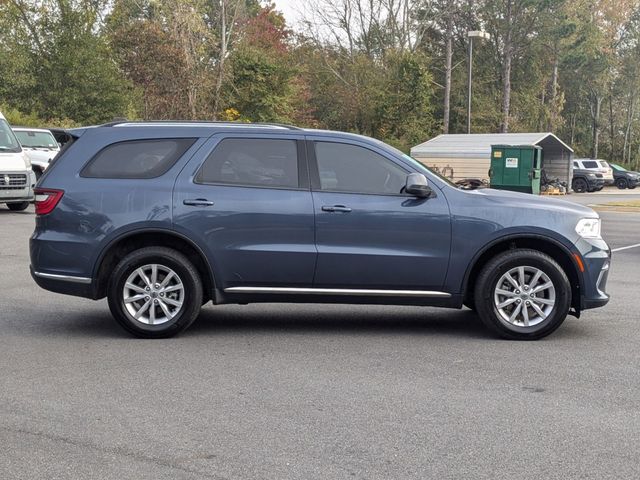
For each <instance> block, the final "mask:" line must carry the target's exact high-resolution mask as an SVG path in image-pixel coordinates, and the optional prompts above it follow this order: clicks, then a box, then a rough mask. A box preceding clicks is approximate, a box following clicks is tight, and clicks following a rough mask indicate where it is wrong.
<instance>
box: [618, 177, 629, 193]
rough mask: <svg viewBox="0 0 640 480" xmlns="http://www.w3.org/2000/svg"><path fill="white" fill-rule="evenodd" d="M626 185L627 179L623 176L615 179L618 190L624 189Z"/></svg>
mask: <svg viewBox="0 0 640 480" xmlns="http://www.w3.org/2000/svg"><path fill="white" fill-rule="evenodd" d="M628 186H629V185H628V184H627V181H626V180H625V179H624V178H619V179H617V180H616V187H618V188H619V189H620V190H624V189H625V188H627V187H628Z"/></svg>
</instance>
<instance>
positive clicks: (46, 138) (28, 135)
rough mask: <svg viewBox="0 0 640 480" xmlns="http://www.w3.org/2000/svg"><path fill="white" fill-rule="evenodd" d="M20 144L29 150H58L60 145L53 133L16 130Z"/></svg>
mask: <svg viewBox="0 0 640 480" xmlns="http://www.w3.org/2000/svg"><path fill="white" fill-rule="evenodd" d="M13 133H15V134H16V137H18V140H20V144H21V145H22V146H23V147H27V148H50V149H51V148H58V143H57V142H56V139H55V138H54V137H53V135H52V134H51V132H38V131H35V130H14V132H13Z"/></svg>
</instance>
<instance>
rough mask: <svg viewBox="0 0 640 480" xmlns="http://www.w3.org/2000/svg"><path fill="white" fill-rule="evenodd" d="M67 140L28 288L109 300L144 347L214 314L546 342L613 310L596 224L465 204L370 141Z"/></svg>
mask: <svg viewBox="0 0 640 480" xmlns="http://www.w3.org/2000/svg"><path fill="white" fill-rule="evenodd" d="M69 133H70V135H71V138H72V141H71V142H69V143H68V144H67V145H66V146H65V148H64V149H63V151H62V152H61V153H60V155H59V156H58V157H57V158H56V159H55V160H54V162H53V163H52V165H51V166H50V167H49V168H48V169H47V171H46V173H45V174H44V175H43V177H42V178H41V179H40V182H39V183H38V186H37V189H36V214H37V219H36V229H35V232H34V234H33V237H32V238H31V271H32V275H33V278H34V279H35V281H36V282H37V283H38V285H40V286H41V287H43V288H45V289H47V290H51V291H54V292H59V293H64V294H69V295H78V296H82V297H87V298H91V299H100V298H104V297H107V298H108V301H109V307H110V309H111V311H112V313H113V316H114V317H115V319H116V320H117V321H118V322H119V323H120V325H122V326H123V327H124V328H125V329H127V330H128V331H129V332H131V333H133V334H134V335H138V336H141V337H154V338H155V337H168V336H171V335H174V334H176V333H178V332H180V331H182V330H184V329H185V328H187V327H188V326H189V325H190V324H191V323H192V322H193V321H194V320H195V319H196V317H197V316H198V313H199V311H200V307H201V305H203V304H204V303H206V302H208V301H212V302H213V303H214V304H223V303H238V304H244V303H249V302H314V303H323V302H324V303H328V302H331V303H369V304H373V303H382V304H401V305H432V306H442V307H452V308H461V307H462V306H463V305H466V306H467V307H469V308H471V309H473V310H476V311H477V313H478V315H479V317H480V318H481V319H482V321H483V322H484V323H485V324H486V325H487V326H488V327H490V328H491V329H492V330H493V331H495V332H496V333H498V334H499V335H501V336H503V337H506V338H512V339H537V338H541V337H543V336H545V335H548V334H549V333H551V332H553V331H554V330H555V329H556V328H558V327H559V326H560V324H561V323H562V322H563V321H564V319H565V317H566V316H567V314H569V313H571V314H573V315H576V316H579V314H580V312H581V311H582V310H585V309H588V308H595V307H600V306H603V305H605V304H606V303H607V301H608V300H609V296H608V295H607V294H606V293H605V284H606V281H607V274H608V270H609V264H610V257H611V253H610V250H609V247H608V246H607V244H606V243H605V242H604V241H603V240H602V238H601V236H600V220H599V218H598V215H597V214H596V213H595V212H594V211H593V210H591V209H589V208H586V207H583V206H579V205H574V204H572V203H568V202H564V201H560V200H552V199H548V198H538V197H534V196H531V195H525V194H518V193H511V192H504V191H496V190H488V189H487V190H476V191H463V190H460V189H458V188H456V186H455V185H452V184H451V183H450V182H449V181H448V180H446V179H443V178H440V177H439V176H438V175H436V174H434V173H433V172H431V171H430V170H428V169H427V168H426V167H424V166H423V165H422V164H420V163H419V162H417V161H415V160H413V159H412V158H410V157H408V156H407V155H403V154H402V153H401V152H400V151H398V150H396V149H394V148H392V147H390V146H388V145H385V144H383V143H381V142H379V141H376V140H373V139H370V138H366V137H362V136H358V135H352V134H346V133H338V132H329V131H318V130H304V129H299V128H295V127H289V126H281V125H265V124H232V123H229V124H225V123H189V122H151V123H115V124H109V125H103V126H99V127H91V128H84V129H75V130H71V131H69Z"/></svg>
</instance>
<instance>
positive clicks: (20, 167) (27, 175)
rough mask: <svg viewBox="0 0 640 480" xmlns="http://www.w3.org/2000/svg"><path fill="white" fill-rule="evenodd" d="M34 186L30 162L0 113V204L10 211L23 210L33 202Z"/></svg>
mask: <svg viewBox="0 0 640 480" xmlns="http://www.w3.org/2000/svg"><path fill="white" fill-rule="evenodd" d="M34 186H35V175H34V173H33V171H32V170H31V161H30V160H29V157H27V155H26V154H25V153H24V151H23V150H22V146H21V145H20V142H18V139H17V138H16V136H15V135H14V133H13V131H12V130H11V127H9V124H8V123H7V120H6V119H5V118H4V115H2V113H0V203H6V204H7V206H8V207H9V209H11V210H16V211H18V210H25V209H26V208H27V207H28V206H29V202H31V201H33V187H34Z"/></svg>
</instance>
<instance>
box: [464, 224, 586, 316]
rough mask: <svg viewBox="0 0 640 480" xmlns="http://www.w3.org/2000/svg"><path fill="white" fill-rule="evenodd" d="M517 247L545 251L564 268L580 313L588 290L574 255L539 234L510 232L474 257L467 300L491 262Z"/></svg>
mask: <svg viewBox="0 0 640 480" xmlns="http://www.w3.org/2000/svg"><path fill="white" fill-rule="evenodd" d="M517 248H528V249H531V250H537V251H539V252H542V253H545V254H547V255H549V256H550V257H551V258H553V259H554V260H555V261H556V262H557V263H558V264H559V265H560V266H561V267H562V269H563V270H564V271H565V273H566V274H567V277H568V278H569V283H570V284H571V306H572V307H573V308H574V309H575V311H576V312H580V309H581V302H580V298H581V292H582V291H583V289H584V284H583V279H582V276H581V275H580V272H579V270H578V269H579V267H578V265H577V264H576V261H575V259H574V257H573V254H572V253H571V251H570V250H569V249H568V248H567V247H566V246H565V245H563V244H562V243H561V242H559V241H558V240H555V239H553V238H551V237H548V236H545V235H539V234H538V235H536V234H515V235H508V236H506V237H501V238H498V239H496V240H494V241H492V242H490V243H489V244H487V245H485V246H484V247H483V248H482V250H480V251H479V252H478V253H477V254H476V256H475V257H474V258H473V260H472V262H471V263H470V265H469V267H468V268H467V271H466V273H465V276H464V280H463V290H462V291H463V295H464V301H465V302H468V301H471V299H472V298H473V288H472V286H473V285H474V284H475V280H476V278H477V277H478V275H479V274H480V272H481V271H482V268H483V267H484V266H485V265H486V264H487V262H489V260H491V259H492V258H494V257H495V256H496V255H499V254H500V253H502V252H506V251H508V250H513V249H517ZM470 287H471V288H470Z"/></svg>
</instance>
